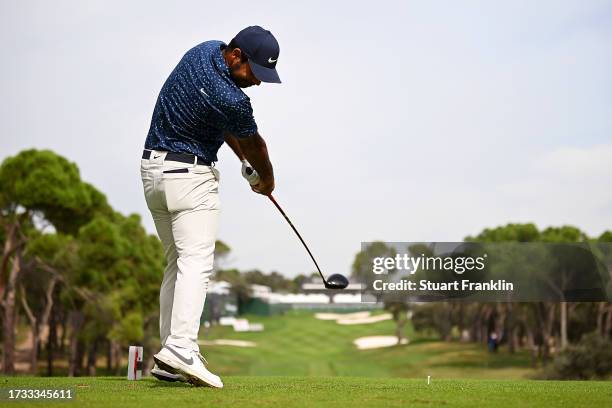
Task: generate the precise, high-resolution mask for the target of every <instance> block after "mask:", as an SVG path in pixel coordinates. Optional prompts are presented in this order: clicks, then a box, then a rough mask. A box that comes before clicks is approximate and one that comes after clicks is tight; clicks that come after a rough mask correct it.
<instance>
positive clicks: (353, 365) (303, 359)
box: [200, 312, 534, 379]
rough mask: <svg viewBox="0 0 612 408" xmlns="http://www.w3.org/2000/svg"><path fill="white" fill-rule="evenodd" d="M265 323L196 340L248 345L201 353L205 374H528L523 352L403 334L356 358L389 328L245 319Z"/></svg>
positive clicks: (300, 318)
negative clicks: (360, 344)
mask: <svg viewBox="0 0 612 408" xmlns="http://www.w3.org/2000/svg"><path fill="white" fill-rule="evenodd" d="M248 318H249V320H250V321H252V322H260V323H263V324H264V326H265V329H264V331H263V332H246V333H236V332H234V331H233V329H232V328H231V327H221V326H213V327H212V328H211V329H209V330H208V331H206V332H205V331H202V332H201V335H200V337H201V338H205V339H208V340H212V339H220V338H223V339H239V340H248V341H253V342H255V343H256V344H257V346H256V347H253V348H239V347H230V346H202V347H201V349H202V353H203V354H204V355H205V356H206V358H207V359H208V361H209V362H210V367H211V370H213V371H215V372H218V373H220V374H221V375H265V376H271V375H272V376H287V375H290V376H359V377H407V378H426V377H427V376H428V375H431V376H434V377H436V378H488V379H519V378H526V377H529V376H530V375H532V374H533V373H534V370H533V369H531V368H530V358H529V355H528V354H527V353H526V352H518V353H515V354H513V355H510V354H509V353H507V351H505V350H503V349H502V350H500V352H499V353H495V354H491V353H488V352H487V350H486V347H485V346H484V345H480V344H464V343H458V342H456V343H448V342H441V341H437V340H433V339H426V338H425V339H423V338H419V337H418V336H417V335H415V333H414V332H413V330H412V328H411V327H410V326H408V327H407V328H406V330H405V334H406V336H407V337H408V338H409V339H410V344H408V345H403V346H395V347H389V348H384V349H376V350H361V351H360V350H357V349H356V348H355V346H354V345H353V340H354V339H356V338H358V337H363V336H376V335H393V334H394V331H395V325H394V323H393V322H392V321H383V322H379V323H374V324H366V325H354V326H342V325H339V324H337V323H336V322H334V321H323V320H317V319H315V318H314V315H313V314H312V313H305V312H292V313H288V314H287V315H285V316H280V317H279V316H273V317H260V316H248Z"/></svg>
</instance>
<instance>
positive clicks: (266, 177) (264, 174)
mask: <svg viewBox="0 0 612 408" xmlns="http://www.w3.org/2000/svg"><path fill="white" fill-rule="evenodd" d="M235 139H236V141H237V142H238V145H239V147H240V151H241V152H242V154H243V155H244V157H245V158H246V159H247V160H248V161H249V163H251V166H253V168H254V169H255V170H257V173H259V177H260V178H261V180H262V181H263V182H264V183H272V182H273V181H274V172H273V170H272V163H270V158H269V157H268V148H267V146H266V142H265V141H264V139H263V138H262V137H261V136H260V135H259V133H256V134H255V135H253V136H251V137H247V138H241V139H238V138H235Z"/></svg>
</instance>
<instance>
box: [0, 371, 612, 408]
mask: <svg viewBox="0 0 612 408" xmlns="http://www.w3.org/2000/svg"><path fill="white" fill-rule="evenodd" d="M2 381H3V384H2V387H4V388H6V387H21V388H24V387H32V388H50V387H55V388H58V387H72V388H73V389H75V390H76V402H77V405H78V406H79V407H105V408H109V407H135V408H136V407H147V408H155V407H184V406H194V407H195V406H198V407H267V406H275V407H309V406H315V407H347V406H353V407H406V406H416V407H419V406H424V407H432V406H447V407H474V406H497V407H542V406H546V407H552V406H558V407H561V406H563V407H574V406H576V407H578V406H590V407H603V406H608V405H609V403H610V401H612V382H603V381H589V382H586V381H585V382H578V381H563V382H561V381H524V380H519V381H491V380H452V379H445V380H434V381H433V382H432V383H431V385H427V381H426V380H420V379H419V380H414V379H413V380H409V379H390V378H385V379H380V378H376V379H375V378H356V377H226V378H225V388H224V389H222V390H218V389H211V388H195V387H192V386H190V385H186V384H181V383H164V382H161V381H157V380H155V379H152V378H147V379H145V380H142V381H136V382H133V381H127V380H126V379H124V378H117V377H97V378H93V377H83V378H66V377H55V378H32V377H9V378H4V379H3V380H2ZM13 404H14V405H13ZM13 404H11V405H10V406H15V407H26V406H32V407H40V406H42V405H41V403H40V402H33V403H28V402H15V403H13ZM66 404H68V405H66ZM4 405H7V404H4ZM44 406H72V405H71V403H68V402H57V403H49V402H46V403H45V404H44Z"/></svg>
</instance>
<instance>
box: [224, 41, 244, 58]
mask: <svg viewBox="0 0 612 408" xmlns="http://www.w3.org/2000/svg"><path fill="white" fill-rule="evenodd" d="M236 48H238V49H239V50H240V62H247V61H248V60H249V57H247V55H246V53H244V51H242V50H241V49H240V47H239V46H238V44H236V40H234V39H232V41H230V43H229V44H228V45H227V50H229V51H230V52H232V51H233V50H235V49H236Z"/></svg>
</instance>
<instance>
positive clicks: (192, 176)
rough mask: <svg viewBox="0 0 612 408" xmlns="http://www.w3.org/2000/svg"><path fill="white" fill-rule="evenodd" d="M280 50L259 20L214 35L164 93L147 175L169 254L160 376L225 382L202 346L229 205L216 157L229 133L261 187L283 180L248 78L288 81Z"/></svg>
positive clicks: (144, 168) (186, 59)
mask: <svg viewBox="0 0 612 408" xmlns="http://www.w3.org/2000/svg"><path fill="white" fill-rule="evenodd" d="M279 52H280V49H279V45H278V42H277V41H276V39H275V38H274V36H273V35H272V33H270V31H267V30H265V29H263V28H261V27H259V26H252V27H247V28H245V29H244V30H242V31H240V32H239V33H238V34H237V35H236V36H235V37H234V39H233V40H232V41H230V43H229V44H227V45H226V44H225V43H223V42H221V41H206V42H204V43H202V44H200V45H197V46H195V47H194V48H192V49H191V50H189V51H188V52H187V53H186V54H185V55H184V56H183V58H182V59H181V61H180V62H179V63H178V65H177V66H176V68H175V69H174V71H172V73H171V74H170V76H169V77H168V79H167V80H166V82H165V83H164V85H163V87H162V89H161V91H160V93H159V97H158V98H157V103H156V104H155V109H154V111H153V118H152V120H151V127H150V129H149V133H148V135H147V139H146V142H145V150H144V151H143V154H142V160H141V175H142V182H143V186H144V194H145V198H146V201H147V206H148V207H149V210H150V211H151V215H152V216H153V221H154V222H155V228H156V229H157V234H158V235H159V238H160V239H161V242H162V244H163V247H164V250H165V256H166V261H167V265H166V269H165V271H164V277H163V281H162V284H161V290H160V296H159V303H160V319H159V330H160V339H161V350H160V351H159V352H158V353H157V354H156V355H155V356H154V359H155V363H156V364H155V367H154V368H153V370H152V374H153V375H154V376H155V377H157V378H158V379H161V380H167V381H177V380H178V381H188V382H190V383H192V384H194V385H206V386H212V387H217V388H222V387H223V382H222V381H221V379H220V378H219V377H218V376H216V375H214V374H213V373H211V372H210V371H208V370H207V369H206V367H205V364H206V360H205V359H204V357H203V356H202V355H201V354H200V350H199V347H198V330H199V327H200V317H201V315H202V310H203V308H204V300H205V297H206V290H207V288H208V281H209V278H210V276H211V274H212V272H213V258H214V250H215V241H216V238H217V225H218V220H219V210H220V204H219V194H218V187H219V171H218V170H217V169H215V168H214V163H215V162H216V161H217V151H218V150H219V148H220V147H221V145H223V142H224V141H225V142H226V143H227V144H228V145H229V146H230V147H231V149H232V150H233V151H234V152H235V153H236V155H237V156H238V158H239V159H240V160H241V161H242V174H243V176H244V177H245V178H246V179H247V180H248V181H249V183H250V184H251V188H252V189H253V191H255V192H256V193H259V194H264V195H268V194H270V193H271V192H272V190H274V175H273V172H272V165H271V163H270V159H269V158H268V152H267V149H266V144H265V142H264V140H263V138H262V137H261V135H260V134H259V132H258V131H257V124H256V123H255V120H254V118H253V109H252V107H251V102H250V100H249V97H248V96H247V95H246V94H245V93H244V92H243V91H242V89H241V88H247V87H249V86H252V85H259V84H261V83H262V82H274V83H280V79H279V77H278V73H277V72H276V63H277V61H278V55H279ZM253 169H254V171H253Z"/></svg>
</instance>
